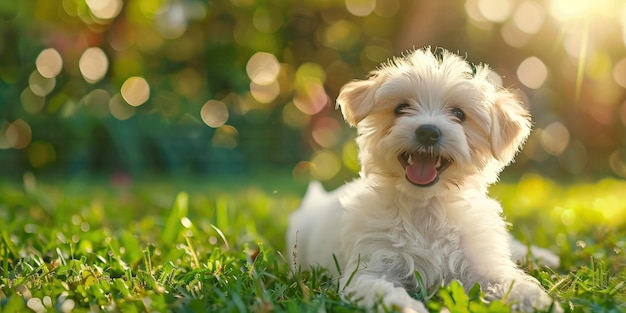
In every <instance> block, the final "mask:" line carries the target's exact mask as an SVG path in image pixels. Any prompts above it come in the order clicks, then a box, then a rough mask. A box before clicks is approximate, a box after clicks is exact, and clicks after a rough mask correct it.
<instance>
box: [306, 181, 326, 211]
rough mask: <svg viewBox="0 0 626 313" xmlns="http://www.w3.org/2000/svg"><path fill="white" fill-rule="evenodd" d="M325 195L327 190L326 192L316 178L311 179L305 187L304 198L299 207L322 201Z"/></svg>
mask: <svg viewBox="0 0 626 313" xmlns="http://www.w3.org/2000/svg"><path fill="white" fill-rule="evenodd" d="M327 197H328V192H326V190H325V189H324V186H322V183H320V182H319V181H317V180H312V181H311V182H310V183H309V186H308V187H307V189H306V193H305V194H304V198H303V199H302V204H300V207H301V208H306V207H314V206H315V204H318V203H319V202H320V201H323V199H326V198H327Z"/></svg>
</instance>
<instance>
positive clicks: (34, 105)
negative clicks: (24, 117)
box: [20, 88, 46, 114]
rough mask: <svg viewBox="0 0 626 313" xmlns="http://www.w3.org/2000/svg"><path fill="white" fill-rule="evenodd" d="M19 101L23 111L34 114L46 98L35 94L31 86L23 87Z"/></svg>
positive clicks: (42, 105)
mask: <svg viewBox="0 0 626 313" xmlns="http://www.w3.org/2000/svg"><path fill="white" fill-rule="evenodd" d="M20 101H21V102H22V107H23V108H24V111H26V112H28V113H31V114H35V113H38V112H39V111H41V109H43V107H44V106H45V104H46V99H45V97H43V96H40V95H36V94H35V93H34V92H33V91H32V90H31V88H25V89H24V90H23V91H22V93H21V94H20Z"/></svg>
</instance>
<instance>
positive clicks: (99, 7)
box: [85, 0, 123, 20]
mask: <svg viewBox="0 0 626 313" xmlns="http://www.w3.org/2000/svg"><path fill="white" fill-rule="evenodd" d="M85 2H86V3H87V7H88V8H89V11H91V13H92V14H93V15H94V16H95V17H97V18H99V19H103V20H110V19H113V18H115V17H116V16H117V15H118V14H120V12H121V11H122V6H123V3H122V0H86V1H85Z"/></svg>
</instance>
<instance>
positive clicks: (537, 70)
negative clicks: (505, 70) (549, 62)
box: [517, 56, 548, 89]
mask: <svg viewBox="0 0 626 313" xmlns="http://www.w3.org/2000/svg"><path fill="white" fill-rule="evenodd" d="M517 78H518V79H519V81H520V82H521V83H522V84H524V85H525V86H526V87H528V88H532V89H537V88H539V87H541V86H542V85H543V83H544V82H545V81H546V79H547V78H548V68H547V67H546V65H545V64H544V63H543V62H542V61H541V60H540V59H539V58H538V57H535V56H532V57H529V58H527V59H525V60H524V61H522V63H520V65H519V66H518V67H517Z"/></svg>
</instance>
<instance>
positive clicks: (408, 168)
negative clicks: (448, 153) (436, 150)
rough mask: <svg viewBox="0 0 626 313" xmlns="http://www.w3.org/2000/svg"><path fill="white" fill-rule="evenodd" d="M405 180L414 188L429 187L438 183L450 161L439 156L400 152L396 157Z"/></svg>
mask: <svg viewBox="0 0 626 313" xmlns="http://www.w3.org/2000/svg"><path fill="white" fill-rule="evenodd" d="M398 160H400V164H402V167H404V171H405V176H406V179H407V180H408V181H409V182H410V183H412V184H413V185H415V186H419V187H429V186H432V185H434V184H436V183H437V182H438V181H439V175H441V173H443V171H445V170H446V169H447V168H448V167H449V166H450V164H451V163H452V161H451V160H450V159H448V158H445V157H443V156H440V155H433V154H426V153H422V152H402V153H400V154H399V155H398Z"/></svg>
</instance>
